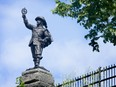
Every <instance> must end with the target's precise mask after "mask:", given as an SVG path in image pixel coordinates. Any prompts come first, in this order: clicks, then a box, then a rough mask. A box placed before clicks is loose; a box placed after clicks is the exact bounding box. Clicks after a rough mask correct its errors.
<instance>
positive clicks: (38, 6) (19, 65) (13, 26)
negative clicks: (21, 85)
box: [0, 0, 116, 87]
mask: <svg viewBox="0 0 116 87" xmlns="http://www.w3.org/2000/svg"><path fill="white" fill-rule="evenodd" d="M23 7H26V8H27V10H28V13H27V18H28V20H29V23H31V24H33V25H36V22H35V20H34V19H35V17H37V16H44V17H45V19H46V21H47V24H48V29H49V31H50V33H51V35H52V37H53V39H54V42H53V43H52V44H51V45H50V46H48V47H47V48H45V49H44V51H43V54H42V55H43V59H42V60H41V64H40V65H41V66H44V67H45V68H47V69H48V70H50V72H51V73H52V75H53V77H54V79H55V83H61V82H62V80H63V79H65V78H68V77H69V76H71V77H75V76H79V75H82V74H84V73H87V72H89V71H92V70H96V69H97V68H98V67H100V66H101V67H104V66H108V65H111V64H116V53H115V52H116V47H114V46H113V45H112V44H109V43H108V44H103V43H102V40H99V43H100V52H99V53H98V52H92V47H90V46H88V42H89V41H87V40H85V39H84V35H85V34H87V30H85V29H84V28H83V27H82V26H80V25H79V24H77V23H76V20H75V19H71V18H68V17H67V18H62V17H60V16H58V15H53V14H52V12H51V10H52V9H53V8H54V7H55V2H54V0H0V41H1V42H0V87H15V86H16V84H15V82H16V78H17V77H18V76H20V75H21V73H22V72H23V71H25V70H26V69H28V68H31V67H33V58H32V56H31V51H30V48H29V47H28V43H29V40H30V38H31V31H30V30H28V29H27V28H26V27H25V26H24V23H23V20H22V15H21V9H22V8H23Z"/></svg>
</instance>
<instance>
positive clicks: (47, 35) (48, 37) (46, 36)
mask: <svg viewBox="0 0 116 87" xmlns="http://www.w3.org/2000/svg"><path fill="white" fill-rule="evenodd" d="M44 34H45V38H44V40H47V39H50V40H51V42H53V38H52V36H51V34H50V32H49V31H48V30H47V29H46V30H45V32H44Z"/></svg>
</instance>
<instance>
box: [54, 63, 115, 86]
mask: <svg viewBox="0 0 116 87" xmlns="http://www.w3.org/2000/svg"><path fill="white" fill-rule="evenodd" d="M56 87H116V65H115V64H114V65H111V66H107V67H103V68H101V67H99V68H98V69H97V70H96V71H92V72H90V73H87V74H85V75H82V76H80V77H76V78H74V79H71V80H69V81H64V82H63V83H62V84H58V85H56Z"/></svg>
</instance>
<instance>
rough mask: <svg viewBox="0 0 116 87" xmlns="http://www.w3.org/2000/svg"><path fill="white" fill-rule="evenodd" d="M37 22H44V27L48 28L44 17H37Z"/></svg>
mask: <svg viewBox="0 0 116 87" xmlns="http://www.w3.org/2000/svg"><path fill="white" fill-rule="evenodd" d="M35 20H36V21H37V20H41V21H43V25H44V26H45V27H46V28H47V23H46V20H45V18H44V17H42V16H37V17H36V18H35Z"/></svg>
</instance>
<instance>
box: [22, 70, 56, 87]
mask: <svg viewBox="0 0 116 87" xmlns="http://www.w3.org/2000/svg"><path fill="white" fill-rule="evenodd" d="M21 78H22V81H23V82H24V84H25V87H55V86H54V79H53V77H52V74H51V73H50V72H49V71H48V70H46V69H45V68H35V69H29V70H26V71H24V72H23V73H22V76H21Z"/></svg>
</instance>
